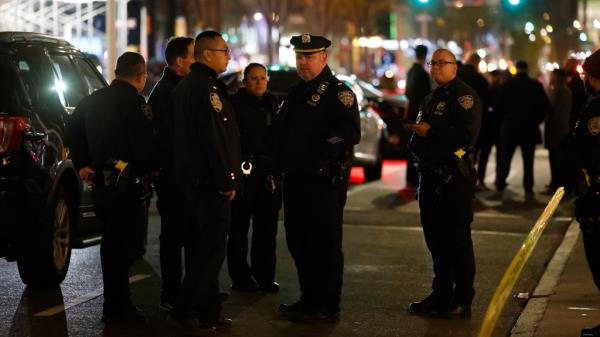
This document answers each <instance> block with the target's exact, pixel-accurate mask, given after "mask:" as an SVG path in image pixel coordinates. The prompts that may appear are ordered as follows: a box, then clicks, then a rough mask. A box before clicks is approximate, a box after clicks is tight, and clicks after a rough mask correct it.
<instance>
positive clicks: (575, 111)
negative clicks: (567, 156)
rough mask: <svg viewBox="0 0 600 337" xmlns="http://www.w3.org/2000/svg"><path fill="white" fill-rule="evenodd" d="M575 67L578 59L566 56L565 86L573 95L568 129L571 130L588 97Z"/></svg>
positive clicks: (577, 64)
mask: <svg viewBox="0 0 600 337" xmlns="http://www.w3.org/2000/svg"><path fill="white" fill-rule="evenodd" d="M577 67H579V60H577V59H575V58H568V59H567V60H566V61H565V65H564V67H563V69H564V70H565V72H566V74H567V87H569V89H570V90H571V94H572V95H573V99H572V101H571V118H570V122H569V130H572V129H573V127H574V126H575V122H577V120H578V119H579V116H580V115H581V112H582V111H583V108H584V106H585V104H586V103H587V99H588V96H587V94H586V92H585V87H584V83H583V80H582V79H581V74H580V73H579V72H578V71H577Z"/></svg>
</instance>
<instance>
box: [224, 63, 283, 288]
mask: <svg viewBox="0 0 600 337" xmlns="http://www.w3.org/2000/svg"><path fill="white" fill-rule="evenodd" d="M267 82H268V76H267V68H266V67H265V66H263V65H262V64H260V63H250V64H249V65H248V66H246V68H245V69H244V80H243V83H244V86H243V87H242V88H240V90H239V91H238V92H237V93H236V94H235V95H234V96H233V97H232V102H233V106H234V108H235V113H236V116H237V121H238V125H239V127H240V136H241V144H242V160H243V163H242V169H243V173H244V176H243V181H244V183H243V189H242V191H241V193H240V194H239V195H238V197H237V198H236V199H235V200H234V201H233V205H232V211H233V212H232V220H231V230H230V232H229V239H228V240H227V265H228V267H229V275H230V276H231V280H232V285H231V288H232V289H234V290H241V291H253V290H256V289H257V286H258V290H260V291H263V292H269V293H274V292H278V291H279V284H278V283H277V282H275V264H276V257H275V249H276V236H277V219H278V218H279V209H280V208H281V177H280V176H281V174H280V173H279V172H278V170H277V169H276V166H275V164H276V163H275V160H274V158H273V149H274V146H275V144H274V142H275V137H274V134H273V117H274V115H275V113H276V112H277V108H278V104H277V99H276V98H275V96H273V95H271V94H270V93H267V92H266V91H267ZM251 219H252V244H251V252H250V258H251V264H250V265H248V229H249V227H250V220H251ZM256 283H258V284H256Z"/></svg>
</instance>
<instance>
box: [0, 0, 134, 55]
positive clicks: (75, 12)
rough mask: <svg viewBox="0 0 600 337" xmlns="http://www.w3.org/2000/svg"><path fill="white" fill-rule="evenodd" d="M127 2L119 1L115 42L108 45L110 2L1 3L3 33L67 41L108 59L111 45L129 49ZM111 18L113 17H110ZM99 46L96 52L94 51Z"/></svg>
mask: <svg viewBox="0 0 600 337" xmlns="http://www.w3.org/2000/svg"><path fill="white" fill-rule="evenodd" d="M127 2H128V0H115V10H116V13H115V18H116V20H115V22H114V26H113V27H114V28H115V30H116V31H115V35H116V36H115V37H114V39H115V42H116V43H115V42H110V43H107V32H106V29H105V28H104V27H106V28H112V27H109V24H110V21H108V20H106V21H105V18H106V17H110V16H111V15H108V16H107V7H108V6H107V0H0V31H27V32H38V33H43V34H50V35H53V36H57V37H61V38H64V39H65V40H67V41H69V42H71V43H73V44H74V45H75V46H77V47H78V48H80V49H81V50H83V51H87V52H91V53H94V54H96V55H97V56H99V57H100V59H102V60H103V59H104V57H105V55H104V52H105V51H106V50H107V49H108V48H107V47H108V46H109V45H111V46H116V53H117V55H119V54H121V53H122V52H124V51H126V48H127ZM108 14H110V13H108ZM109 39H111V37H109ZM94 46H95V48H94Z"/></svg>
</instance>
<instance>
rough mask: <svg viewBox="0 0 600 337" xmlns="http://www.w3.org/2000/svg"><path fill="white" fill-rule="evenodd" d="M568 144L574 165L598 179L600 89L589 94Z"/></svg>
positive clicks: (599, 166)
mask: <svg viewBox="0 0 600 337" xmlns="http://www.w3.org/2000/svg"><path fill="white" fill-rule="evenodd" d="M570 144H571V150H572V152H573V153H574V154H575V158H574V159H575V165H576V167H577V168H578V169H585V170H586V171H587V173H588V175H589V176H590V177H591V178H592V179H593V180H594V181H596V180H598V179H600V91H598V92H596V93H595V94H593V95H591V96H590V99H589V101H588V103H587V105H585V107H584V109H583V111H582V113H581V116H580V117H579V120H578V121H577V123H576V124H575V129H574V130H573V134H572V139H571V142H570ZM597 184H599V185H600V180H598V181H597ZM599 187H600V186H599Z"/></svg>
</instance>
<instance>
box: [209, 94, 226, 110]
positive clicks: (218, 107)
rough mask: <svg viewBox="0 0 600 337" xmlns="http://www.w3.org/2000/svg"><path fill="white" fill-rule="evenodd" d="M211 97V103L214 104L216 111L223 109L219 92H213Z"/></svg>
mask: <svg viewBox="0 0 600 337" xmlns="http://www.w3.org/2000/svg"><path fill="white" fill-rule="evenodd" d="M209 98H210V105H212V107H213V109H215V111H216V112H221V110H223V102H221V97H219V94H217V93H215V92H211V93H210V95H209Z"/></svg>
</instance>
